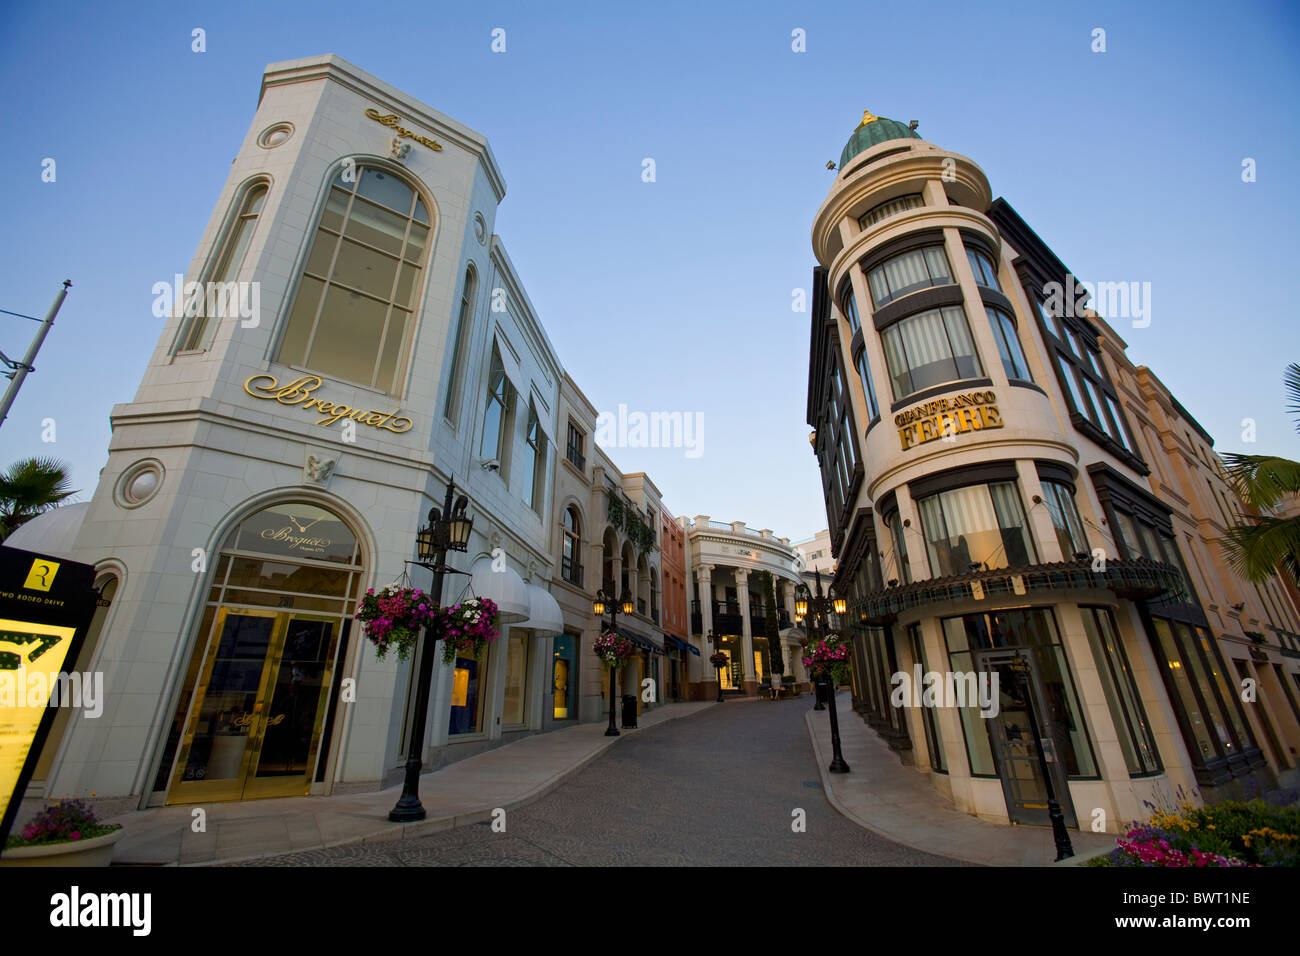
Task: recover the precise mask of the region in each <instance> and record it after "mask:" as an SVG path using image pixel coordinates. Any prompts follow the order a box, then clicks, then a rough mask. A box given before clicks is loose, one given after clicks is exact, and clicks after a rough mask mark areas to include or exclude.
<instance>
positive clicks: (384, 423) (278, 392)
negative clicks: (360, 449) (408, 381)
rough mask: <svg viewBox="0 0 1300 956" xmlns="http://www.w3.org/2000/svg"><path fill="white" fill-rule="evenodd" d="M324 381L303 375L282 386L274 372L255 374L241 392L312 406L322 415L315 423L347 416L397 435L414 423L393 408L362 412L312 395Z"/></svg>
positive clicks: (330, 422)
mask: <svg viewBox="0 0 1300 956" xmlns="http://www.w3.org/2000/svg"><path fill="white" fill-rule="evenodd" d="M323 384H324V382H323V381H322V379H321V378H320V376H318V375H303V376H300V377H299V378H296V379H294V380H293V381H292V382H288V383H287V384H285V385H281V384H280V383H279V382H278V381H276V378H275V376H274V375H254V376H252V377H251V378H249V379H248V380H247V381H246V382H244V391H245V392H247V393H248V394H249V395H252V396H253V397H254V398H265V399H268V400H271V401H276V402H279V403H280V404H281V405H296V406H298V407H299V408H302V409H306V410H310V409H313V408H314V409H315V410H316V413H317V414H319V415H321V416H322V417H321V418H319V419H317V421H316V424H317V425H333V424H334V423H335V422H337V421H339V420H340V419H344V418H346V419H348V420H349V421H354V422H356V423H357V424H358V425H369V426H370V427H371V428H382V429H384V430H385V431H390V432H393V433H395V434H398V435H400V434H402V432H407V431H410V430H411V425H412V424H413V422H412V421H411V420H410V419H409V418H405V417H403V416H399V415H398V414H397V412H395V411H394V412H378V411H375V410H374V409H373V408H371V409H367V410H364V411H363V410H362V409H361V408H353V407H352V406H350V405H345V404H344V403H343V402H327V401H325V400H324V399H323V398H315V397H313V395H312V393H313V392H314V391H316V389H318V388H320V387H321V385H323Z"/></svg>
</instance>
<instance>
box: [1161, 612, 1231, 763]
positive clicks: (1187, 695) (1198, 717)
mask: <svg viewBox="0 0 1300 956" xmlns="http://www.w3.org/2000/svg"><path fill="white" fill-rule="evenodd" d="M1153 623H1154V624H1155V628H1156V638H1157V639H1158V640H1159V642H1160V650H1161V652H1162V654H1163V656H1164V659H1165V666H1166V667H1167V668H1168V669H1169V676H1170V679H1171V681H1170V682H1171V683H1172V685H1173V690H1174V694H1175V695H1176V697H1177V703H1178V705H1179V709H1180V710H1181V711H1182V712H1183V716H1184V718H1185V723H1186V730H1187V732H1189V733H1190V734H1191V735H1192V739H1191V740H1189V741H1188V744H1189V745H1194V746H1195V747H1196V748H1197V749H1198V750H1199V756H1200V758H1201V760H1202V761H1205V760H1210V759H1212V758H1213V757H1215V756H1217V751H1216V750H1215V746H1214V738H1213V737H1212V736H1211V733H1210V728H1209V726H1208V723H1207V721H1206V719H1205V717H1204V716H1202V711H1201V705H1200V702H1199V701H1198V700H1197V695H1196V691H1195V689H1194V688H1193V686H1192V682H1193V681H1194V680H1195V675H1194V673H1193V671H1192V668H1191V666H1190V664H1189V663H1186V662H1185V661H1184V655H1183V652H1182V651H1181V650H1180V649H1179V647H1178V645H1177V644H1176V643H1175V641H1174V634H1173V628H1172V626H1171V623H1170V622H1169V621H1166V620H1164V619H1163V618H1155V619H1154V622H1153Z"/></svg>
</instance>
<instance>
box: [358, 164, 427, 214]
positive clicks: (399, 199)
mask: <svg viewBox="0 0 1300 956" xmlns="http://www.w3.org/2000/svg"><path fill="white" fill-rule="evenodd" d="M357 195H358V196H365V197H366V198H367V199H373V200H374V201H375V202H377V203H381V204H383V205H385V206H387V207H388V208H389V209H392V210H393V211H394V212H398V213H401V214H402V217H403V218H405V217H406V216H407V214H408V213H410V211H411V200H412V199H413V198H414V196H415V191H414V190H413V189H411V187H410V186H408V185H406V183H404V182H402V181H401V180H400V179H398V178H397V177H396V176H393V175H391V174H389V173H385V172H383V171H382V170H378V169H370V168H365V169H363V170H362V171H361V180H360V182H359V183H358V184H357Z"/></svg>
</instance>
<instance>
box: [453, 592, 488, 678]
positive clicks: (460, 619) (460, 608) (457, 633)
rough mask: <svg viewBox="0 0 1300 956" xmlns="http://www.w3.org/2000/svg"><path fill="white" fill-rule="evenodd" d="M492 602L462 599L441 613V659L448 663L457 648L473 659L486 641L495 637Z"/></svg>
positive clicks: (486, 643)
mask: <svg viewBox="0 0 1300 956" xmlns="http://www.w3.org/2000/svg"><path fill="white" fill-rule="evenodd" d="M496 618H497V606H496V603H495V602H493V601H491V600H489V599H488V598H479V597H472V598H466V599H465V600H464V601H461V602H460V603H459V604H453V605H452V606H451V607H449V608H446V609H445V610H444V611H443V612H442V634H441V635H440V636H441V637H442V662H443V663H444V664H450V663H451V662H452V661H454V660H455V659H456V652H457V651H466V652H467V653H469V654H472V655H473V656H474V657H475V658H476V659H477V658H478V657H479V655H481V654H482V653H483V648H485V647H487V645H488V642H489V641H494V640H496V636H497V629H496V627H495V622H496Z"/></svg>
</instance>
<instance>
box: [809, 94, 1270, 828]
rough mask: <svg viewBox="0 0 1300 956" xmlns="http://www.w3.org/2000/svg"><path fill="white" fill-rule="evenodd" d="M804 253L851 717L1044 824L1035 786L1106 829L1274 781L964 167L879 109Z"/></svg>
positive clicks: (1119, 432) (1085, 386)
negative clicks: (848, 651) (810, 269)
mask: <svg viewBox="0 0 1300 956" xmlns="http://www.w3.org/2000/svg"><path fill="white" fill-rule="evenodd" d="M812 242H813V251H814V254H815V256H816V260H817V263H818V265H817V268H816V269H815V270H814V297H813V313H814V314H813V317H812V323H811V330H810V333H811V337H810V351H809V359H810V364H809V391H808V422H809V424H810V425H811V426H812V427H813V428H814V429H815V434H814V452H815V454H816V455H817V458H818V462H819V465H820V468H821V473H822V481H823V492H824V496H825V500H826V507H827V518H828V524H829V532H830V538H831V546H832V549H833V552H834V555H835V558H836V559H837V561H838V571H837V574H836V579H835V584H836V588H837V590H838V591H839V592H840V593H841V594H843V595H845V596H847V597H848V599H849V613H848V615H847V617H848V619H847V620H844V621H840V622H838V623H839V625H840V627H841V629H842V630H844V631H845V632H846V633H848V634H850V635H851V636H852V638H853V647H854V655H855V656H854V671H855V682H854V683H855V702H854V703H855V707H856V708H857V709H858V710H859V711H860V712H861V713H862V715H863V717H864V719H865V720H866V721H867V722H868V723H869V724H870V725H871V726H872V727H874V728H875V729H876V730H877V731H878V732H879V733H880V734H881V736H882V737H883V738H884V739H885V740H886V741H887V742H888V743H889V745H890V746H891V747H892V748H893V749H895V750H896V751H897V752H898V753H899V755H900V758H901V759H902V760H903V761H904V762H905V763H907V764H909V765H911V766H914V767H915V768H916V769H917V770H918V771H919V772H923V773H925V774H927V776H928V777H929V779H930V781H931V782H932V784H933V785H934V786H935V787H936V788H937V789H938V790H940V791H941V792H943V793H945V794H947V795H948V796H949V797H950V798H951V799H952V801H953V803H954V805H955V806H957V807H958V808H959V809H962V810H965V811H967V812H969V813H973V814H977V815H979V816H981V817H983V818H985V819H988V820H992V821H998V822H1003V823H1007V822H1010V823H1029V824H1044V823H1046V822H1047V807H1048V794H1049V792H1051V793H1053V794H1054V795H1055V796H1056V798H1057V799H1058V800H1059V802H1060V804H1061V809H1062V811H1063V814H1064V816H1065V818H1066V820H1067V823H1068V824H1069V825H1070V826H1080V825H1082V826H1090V825H1091V824H1092V823H1093V821H1094V820H1099V819H1100V820H1104V821H1105V824H1106V826H1107V828H1108V829H1109V830H1111V831H1112V832H1113V831H1115V830H1116V829H1117V828H1118V826H1120V825H1121V824H1122V822H1123V821H1126V820H1133V819H1136V818H1139V817H1144V816H1145V810H1144V803H1147V802H1149V803H1153V804H1158V805H1160V804H1163V805H1170V804H1171V803H1174V802H1177V801H1178V800H1179V799H1180V798H1188V799H1197V798H1198V797H1202V798H1214V797H1216V796H1220V795H1225V794H1238V793H1241V792H1243V788H1245V789H1248V788H1249V786H1250V785H1248V784H1247V781H1248V780H1252V779H1253V785H1255V786H1267V785H1269V784H1271V782H1272V779H1271V778H1272V774H1271V773H1270V772H1269V769H1268V767H1267V764H1266V761H1265V758H1264V755H1263V753H1262V752H1261V751H1260V748H1259V746H1258V744H1257V742H1256V739H1255V736H1254V734H1253V733H1251V732H1250V730H1249V728H1248V727H1247V725H1246V718H1245V716H1244V714H1243V712H1242V709H1241V704H1240V702H1239V700H1238V698H1237V696H1236V695H1235V693H1234V692H1233V687H1232V685H1231V684H1230V683H1229V682H1228V680H1227V677H1226V666H1225V663H1224V661H1223V659H1222V657H1221V656H1220V652H1219V649H1218V642H1217V641H1214V640H1213V639H1211V637H1210V634H1209V622H1208V621H1207V619H1206V617H1205V614H1204V612H1203V611H1202V610H1201V608H1200V606H1199V604H1197V601H1196V596H1195V594H1194V593H1192V591H1191V590H1190V589H1189V588H1188V587H1187V584H1188V583H1189V576H1188V575H1187V574H1186V573H1185V571H1184V562H1183V559H1182V556H1181V554H1180V550H1179V549H1180V545H1181V544H1182V542H1181V541H1180V540H1179V537H1178V534H1177V530H1178V529H1177V526H1176V524H1175V521H1174V517H1173V515H1172V511H1171V508H1170V507H1169V506H1168V505H1167V504H1165V502H1164V501H1163V500H1162V498H1161V497H1160V496H1158V495H1157V494H1153V493H1152V492H1151V490H1150V485H1149V484H1148V481H1147V478H1148V475H1149V474H1150V473H1151V468H1150V466H1149V465H1148V463H1147V461H1146V459H1145V457H1144V452H1143V449H1142V446H1141V445H1140V444H1139V443H1138V442H1137V441H1136V439H1135V437H1134V434H1135V432H1134V428H1135V425H1134V423H1133V422H1132V421H1131V419H1130V416H1129V414H1128V413H1127V411H1126V409H1125V402H1124V396H1122V395H1121V393H1120V392H1119V391H1118V389H1117V383H1116V382H1115V381H1114V380H1113V378H1112V375H1111V373H1110V372H1109V371H1108V369H1107V367H1106V365H1105V363H1104V362H1103V360H1102V357H1101V354H1100V352H1099V350H1098V346H1097V335H1098V330H1097V327H1096V326H1094V325H1093V324H1092V323H1091V320H1090V319H1089V317H1088V316H1087V315H1086V314H1076V313H1075V312H1074V310H1073V309H1072V308H1070V306H1071V305H1072V304H1073V301H1074V299H1073V296H1071V297H1070V298H1069V299H1068V301H1067V300H1065V299H1064V298H1063V292H1064V290H1067V289H1068V290H1070V291H1071V292H1072V291H1073V289H1074V283H1075V281H1076V280H1075V279H1074V276H1073V275H1072V274H1071V273H1070V272H1069V270H1068V269H1067V268H1066V267H1065V266H1064V264H1062V263H1061V262H1060V260H1059V259H1058V258H1057V257H1056V256H1055V255H1054V254H1053V253H1052V251H1051V250H1050V249H1049V248H1048V247H1047V246H1045V245H1044V244H1043V243H1042V241H1041V240H1040V239H1038V237H1037V235H1036V234H1035V233H1034V232H1033V231H1032V230H1031V229H1030V228H1029V227H1028V226H1027V225H1026V224H1025V223H1024V222H1023V221H1022V220H1021V219H1020V217H1019V216H1018V215H1017V214H1016V213H1015V211H1014V210H1013V209H1012V208H1011V207H1010V206H1009V205H1007V204H1006V203H1005V201H1003V200H997V201H994V199H993V194H992V192H991V190H990V187H989V183H988V180H987V178H986V177H985V175H984V172H983V171H982V170H981V169H980V168H979V166H978V165H976V164H975V163H974V162H973V161H972V160H971V159H969V158H968V157H966V156H963V155H961V154H959V153H954V152H951V151H949V150H946V149H943V148H941V147H939V146H936V145H935V144H933V143H929V142H926V141H925V140H923V139H921V138H920V137H919V135H918V134H917V132H916V130H915V128H914V127H909V126H907V125H904V124H902V123H898V122H895V121H893V120H888V119H882V118H878V117H875V116H872V115H871V114H869V113H868V114H865V115H864V117H863V121H862V123H860V124H859V126H858V128H857V129H856V130H854V132H853V134H852V136H851V137H850V139H849V141H848V143H847V144H846V146H845V148H844V150H843V153H842V156H841V160H840V163H839V166H838V170H837V175H836V178H835V182H834V183H833V185H832V186H831V189H830V192H829V194H828V196H827V198H826V200H825V201H824V202H823V204H822V206H821V208H820V209H819V210H818V212H817V215H816V217H815V219H814V222H813V229H812ZM963 681H965V682H966V683H965V684H964V685H963ZM922 684H923V685H924V689H925V690H928V691H930V692H931V693H929V695H928V696H927V694H926V693H924V692H923V687H922V686H920V685H922ZM959 689H963V690H964V691H969V692H970V693H965V692H963V693H961V694H958V693H957V691H958V690H959ZM936 692H937V693H936ZM977 692H978V693H977ZM973 698H975V699H973ZM1193 705H1195V706H1193ZM1044 765H1045V766H1046V767H1047V771H1046V775H1045V774H1044V771H1043V770H1042V768H1043V766H1044Z"/></svg>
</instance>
